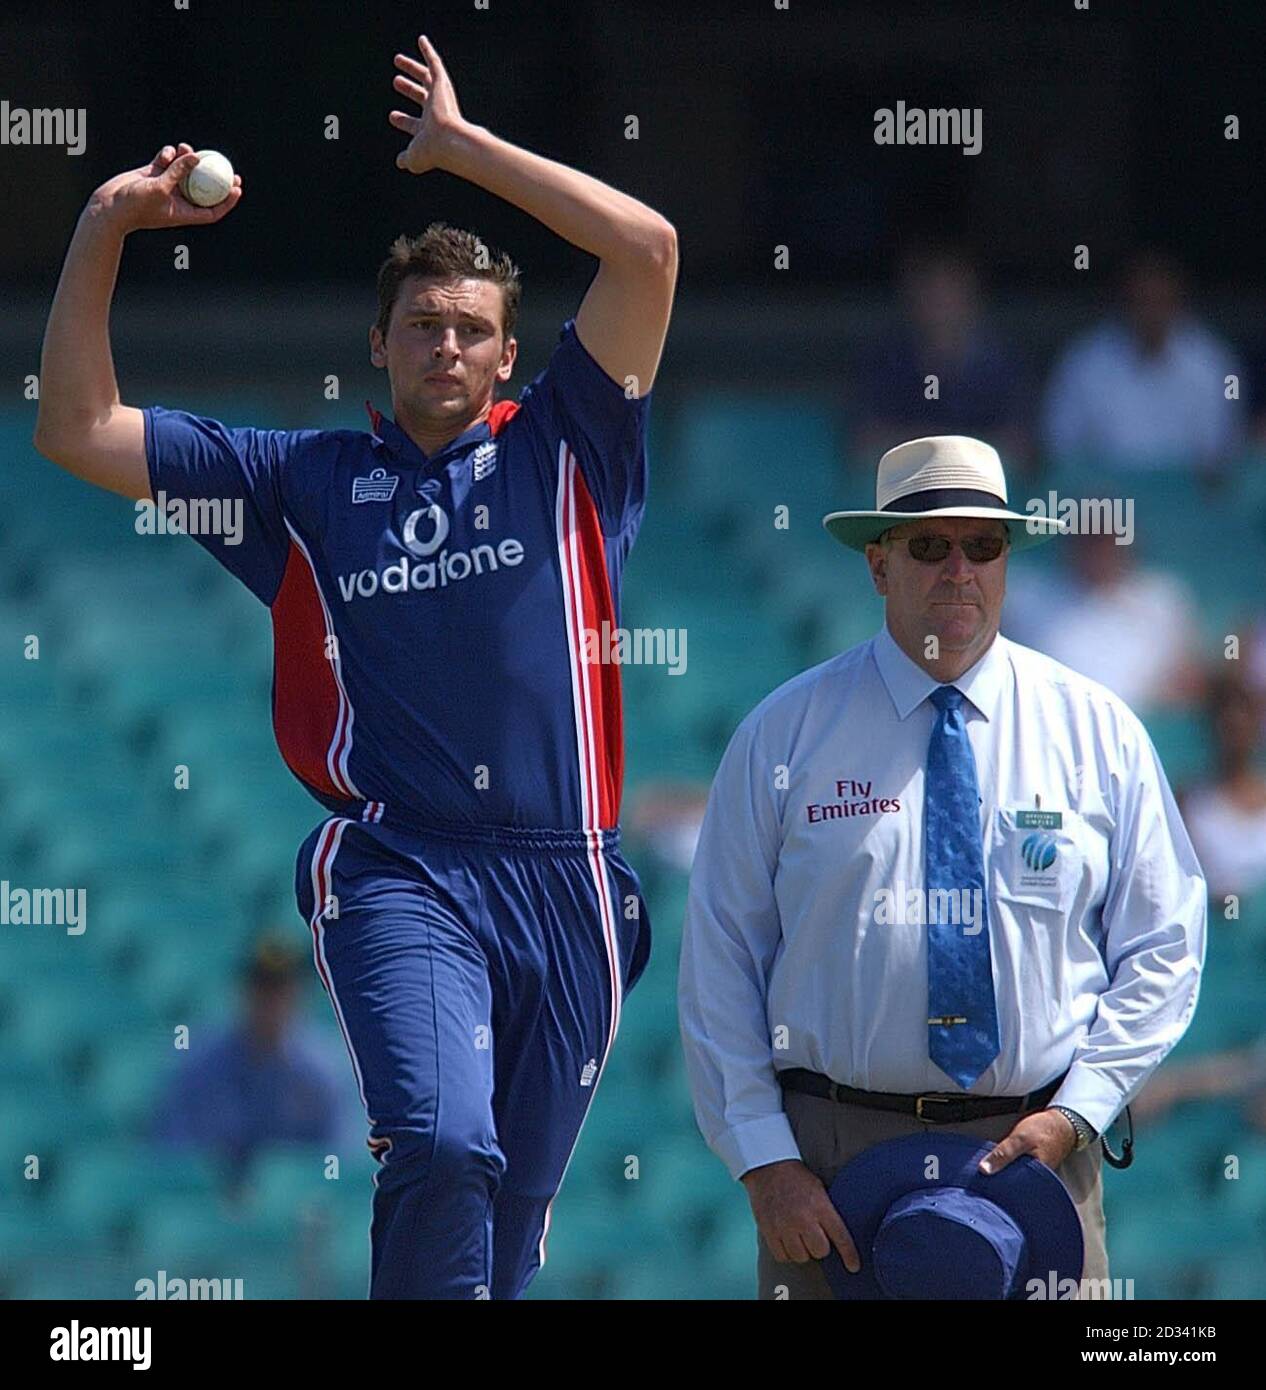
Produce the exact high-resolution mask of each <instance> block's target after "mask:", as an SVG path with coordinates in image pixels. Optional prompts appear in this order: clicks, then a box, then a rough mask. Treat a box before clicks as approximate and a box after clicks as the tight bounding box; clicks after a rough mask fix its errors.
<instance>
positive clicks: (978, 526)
mask: <svg viewBox="0 0 1266 1390" xmlns="http://www.w3.org/2000/svg"><path fill="white" fill-rule="evenodd" d="M1006 534H1007V528H1006V525H1005V523H1003V522H1001V521H982V520H977V519H976V518H974V517H960V516H953V517H931V518H929V519H928V520H926V521H912V522H907V523H904V524H902V525H900V526H896V527H894V528H893V530H892V532H891V533H890V534H889V536H888V538H887V540H886V542H884V543H882V544H880V543H877V544H873V545H868V546H867V547H866V560H867V563H868V564H869V565H870V572H871V578H872V579H873V580H874V584H875V588H876V589H877V590H878V592H879V593H880V594H882V595H883V596H884V598H885V599H886V601H887V602H886V610H885V611H886V620H887V624H888V630H889V631H890V632H891V633H892V635H893V637H894V639H895V640H896V642H897V644H898V646H900V647H901V649H902V650H903V651H904V652H906V654H907V655H909V656H910V657H912V659H914V660H916V661H919V662H920V664H926V663H932V662H936V663H948V664H949V666H951V667H952V668H954V674H955V675H958V674H961V673H962V672H963V671H965V670H967V669H968V667H970V666H973V665H975V663H976V662H977V661H978V660H979V659H980V658H981V657H982V656H983V655H984V654H985V652H986V651H987V650H988V649H989V644H990V643H991V642H992V641H993V639H994V638H995V637H996V636H997V634H998V624H999V622H1000V621H1001V617H1002V599H1003V595H1004V594H1005V593H1006V587H1007V548H1006V546H1004V547H1003V550H1002V553H1001V554H1000V555H999V556H998V558H997V559H996V560H987V561H976V562H973V561H971V560H969V559H968V558H967V556H966V555H965V554H964V553H963V550H962V542H963V541H965V540H967V539H969V538H971V537H977V536H979V537H985V536H998V537H1003V538H1005V537H1006ZM911 536H945V537H947V538H948V539H950V540H951V541H954V542H955V544H954V545H953V546H952V547H951V549H950V552H949V554H948V555H946V557H945V558H944V559H943V560H939V561H936V562H933V563H928V562H926V561H922V560H916V559H914V557H913V556H912V555H911V554H910V551H909V548H908V547H907V545H906V539H907V538H908V537H911ZM932 637H934V638H935V639H936V642H935V644H932V643H930V642H929V641H928V639H929V638H932ZM949 678H950V679H953V676H950V677H949Z"/></svg>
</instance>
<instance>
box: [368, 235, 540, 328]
mask: <svg viewBox="0 0 1266 1390" xmlns="http://www.w3.org/2000/svg"><path fill="white" fill-rule="evenodd" d="M410 275H423V276H427V277H431V278H434V279H441V280H491V281H492V283H493V284H494V285H500V286H501V299H502V309H501V331H502V336H503V337H504V338H507V339H508V338H510V337H511V336H512V335H513V333H514V325H515V324H516V323H517V322H518V318H519V300H520V298H521V295H522V286H521V285H520V283H519V267H518V266H517V265H515V263H514V262H513V261H512V260H511V259H510V257H509V256H507V255H506V254H505V253H504V252H502V251H498V250H496V249H494V248H493V247H489V246H487V245H485V243H484V242H482V241H481V240H480V239H479V238H478V237H477V236H476V235H475V234H474V233H473V232H467V231H463V230H462V229H461V228H459V227H450V226H449V225H448V224H447V223H445V222H432V223H431V225H430V226H429V227H428V228H427V229H426V231H424V232H423V233H422V234H421V235H420V236H416V237H408V236H404V235H403V234H402V235H400V236H398V237H397V238H396V239H395V241H393V242H392V243H391V250H390V252H389V253H388V255H387V259H386V260H385V261H383V263H382V265H380V266H379V267H378V331H379V332H380V333H381V334H382V335H383V337H384V338H385V337H386V336H387V329H388V327H389V326H390V324H391V311H392V309H393V308H394V307H395V303H396V297H397V295H398V294H399V293H400V286H401V285H402V284H403V283H404V282H405V280H407V279H408V278H409V276H410Z"/></svg>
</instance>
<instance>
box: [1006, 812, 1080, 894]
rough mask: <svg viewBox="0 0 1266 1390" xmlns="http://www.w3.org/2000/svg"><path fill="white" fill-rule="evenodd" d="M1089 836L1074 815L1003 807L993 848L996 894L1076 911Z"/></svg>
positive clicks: (1073, 813) (1075, 814)
mask: <svg viewBox="0 0 1266 1390" xmlns="http://www.w3.org/2000/svg"><path fill="white" fill-rule="evenodd" d="M1086 836H1087V827H1086V826H1085V824H1084V822H1083V821H1082V818H1081V817H1080V816H1079V815H1077V813H1076V812H1075V811H1062V810H1061V811H1053V812H1049V811H1037V810H1034V809H1033V808H1031V807H1014V808H1013V807H1000V808H999V809H998V811H997V813H996V814H995V816H994V824H993V839H992V844H991V846H990V860H989V883H990V890H991V892H992V893H993V895H994V896H995V897H997V898H1001V899H1004V900H1005V901H1007V902H1009V903H1014V904H1016V905H1017V906H1020V907H1024V908H1026V909H1030V910H1032V909H1038V910H1041V909H1045V910H1047V911H1051V912H1059V913H1064V914H1067V913H1069V912H1071V910H1072V907H1073V901H1074V899H1075V898H1076V896H1077V890H1078V888H1079V887H1080V886H1081V883H1082V881H1083V879H1084V877H1085V874H1086V872H1087V870H1088V863H1087V839H1086Z"/></svg>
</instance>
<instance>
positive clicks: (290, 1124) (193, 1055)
mask: <svg viewBox="0 0 1266 1390" xmlns="http://www.w3.org/2000/svg"><path fill="white" fill-rule="evenodd" d="M302 961H303V958H302V957H301V956H298V955H296V954H295V953H294V952H292V951H290V950H289V949H288V948H287V947H286V946H284V945H281V944H279V943H276V942H273V941H269V940H265V941H263V942H261V943H260V944H259V946H258V947H257V948H256V950H255V952H254V954H253V955H252V957H251V959H250V960H249V961H248V963H247V965H246V968H245V970H244V971H243V975H242V983H243V1011H242V1015H241V1017H240V1019H239V1020H238V1022H237V1023H235V1024H234V1025H233V1026H231V1027H230V1028H228V1029H226V1030H225V1031H224V1032H223V1033H221V1034H220V1035H219V1036H217V1037H214V1038H212V1039H211V1040H210V1041H208V1042H206V1043H205V1044H201V1045H200V1044H199V1043H198V1041H197V1035H195V1037H194V1041H193V1045H192V1046H191V1048H190V1050H189V1052H188V1053H186V1054H181V1065H180V1067H179V1070H178V1075H177V1076H175V1077H174V1078H173V1080H172V1083H171V1086H170V1088H169V1090H168V1092H167V1094H166V1096H165V1097H164V1098H163V1100H162V1102H161V1104H160V1105H159V1107H158V1112H157V1114H156V1116H155V1122H154V1134H155V1137H156V1138H157V1139H159V1140H163V1141H166V1142H168V1143H173V1144H196V1145H199V1146H203V1147H206V1148H208V1149H211V1150H214V1151H216V1152H218V1153H219V1154H220V1155H221V1156H222V1157H223V1158H224V1159H225V1160H226V1161H227V1165H228V1169H229V1176H230V1178H231V1179H236V1178H238V1177H240V1176H241V1174H242V1172H243V1170H244V1169H245V1167H246V1165H247V1164H248V1163H249V1161H250V1158H251V1155H252V1154H253V1152H254V1151H255V1149H256V1148H258V1147H259V1146H260V1145H261V1144H267V1143H270V1142H273V1141H285V1140H290V1141H297V1142H309V1143H315V1144H331V1145H335V1144H340V1143H342V1144H346V1143H347V1142H348V1141H349V1139H352V1134H351V1124H350V1116H349V1115H348V1113H347V1108H346V1103H345V1102H344V1100H343V1098H342V1097H343V1092H344V1088H345V1086H346V1085H348V1084H350V1077H345V1076H341V1075H337V1074H336V1072H335V1068H334V1065H333V1062H334V1059H333V1058H332V1057H331V1056H330V1050H329V1048H328V1047H327V1046H326V1045H325V1043H324V1041H323V1040H322V1039H320V1038H319V1037H317V1036H315V1035H313V1034H309V1033H308V1032H307V1031H306V1030H305V1029H303V1028H302V1027H301V1026H300V1025H297V1024H296V1022H295V1005H296V997H297V989H298V975H299V969H300V966H301V964H302ZM352 1142H360V1139H359V1137H357V1138H356V1139H355V1140H352Z"/></svg>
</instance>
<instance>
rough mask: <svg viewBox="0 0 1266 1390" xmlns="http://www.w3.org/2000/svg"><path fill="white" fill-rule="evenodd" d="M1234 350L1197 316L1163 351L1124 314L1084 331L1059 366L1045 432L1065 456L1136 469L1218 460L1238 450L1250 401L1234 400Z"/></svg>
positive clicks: (1172, 334)
mask: <svg viewBox="0 0 1266 1390" xmlns="http://www.w3.org/2000/svg"><path fill="white" fill-rule="evenodd" d="M1238 373H1239V368H1238V367H1237V366H1236V364H1235V361H1234V359H1233V358H1232V356H1231V354H1230V352H1229V351H1228V350H1227V349H1226V348H1225V347H1224V346H1223V345H1222V343H1221V342H1220V341H1219V340H1218V339H1217V338H1215V337H1214V336H1213V334H1212V333H1210V332H1209V331H1208V330H1207V329H1206V328H1203V327H1202V326H1201V325H1200V324H1198V323H1196V322H1195V321H1194V320H1192V319H1184V320H1182V321H1180V322H1179V323H1178V324H1176V325H1175V326H1174V328H1173V329H1172V330H1171V332H1170V334H1169V337H1168V338H1167V339H1166V342H1165V345H1164V347H1163V348H1162V349H1161V351H1160V352H1159V353H1157V354H1156V355H1155V356H1148V355H1145V354H1144V353H1143V352H1141V351H1140V350H1139V347H1138V344H1137V343H1136V342H1135V339H1134V337H1133V335H1132V334H1131V333H1130V331H1129V329H1128V328H1126V327H1125V325H1124V324H1122V323H1118V322H1115V321H1112V322H1108V323H1105V324H1103V325H1101V326H1100V327H1098V328H1095V329H1092V330H1091V331H1090V332H1089V333H1087V334H1086V335H1085V336H1084V337H1082V338H1079V339H1078V340H1077V341H1076V342H1074V343H1073V345H1072V346H1071V347H1070V348H1069V349H1068V351H1067V352H1066V353H1065V355H1064V357H1063V358H1062V359H1061V360H1060V362H1059V364H1058V365H1057V366H1056V368H1055V371H1054V374H1053V376H1052V379H1051V384H1050V387H1049V390H1048V392H1047V397H1046V403H1045V419H1044V422H1043V423H1044V431H1043V432H1044V435H1045V440H1046V446H1047V448H1048V449H1049V450H1050V451H1051V452H1052V453H1053V454H1055V455H1056V456H1060V455H1065V454H1069V455H1078V454H1084V455H1088V456H1090V457H1092V458H1096V459H1098V460H1100V461H1105V462H1106V461H1109V460H1111V461H1112V462H1113V463H1115V464H1117V465H1119V466H1123V467H1130V468H1163V467H1167V466H1168V467H1175V466H1182V467H1190V466H1193V465H1194V466H1202V465H1207V464H1210V463H1212V462H1214V461H1216V460H1217V459H1218V457H1219V456H1220V455H1222V454H1224V453H1226V452H1227V451H1228V450H1231V449H1233V448H1235V447H1236V445H1237V444H1238V442H1239V436H1240V432H1241V429H1242V425H1243V407H1242V406H1241V404H1240V403H1239V401H1238V400H1230V401H1229V400H1227V398H1226V378H1227V377H1228V376H1233V375H1237V374H1238Z"/></svg>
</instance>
